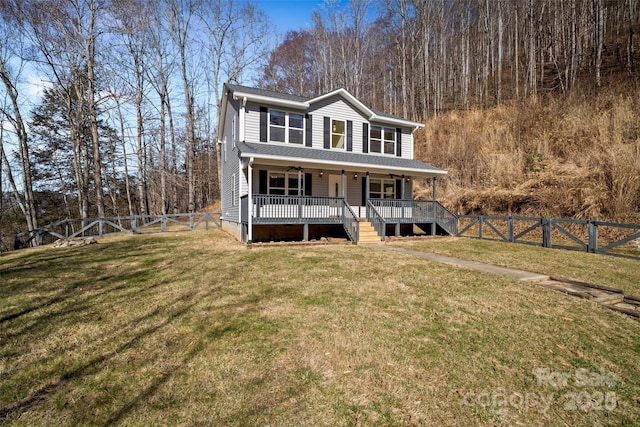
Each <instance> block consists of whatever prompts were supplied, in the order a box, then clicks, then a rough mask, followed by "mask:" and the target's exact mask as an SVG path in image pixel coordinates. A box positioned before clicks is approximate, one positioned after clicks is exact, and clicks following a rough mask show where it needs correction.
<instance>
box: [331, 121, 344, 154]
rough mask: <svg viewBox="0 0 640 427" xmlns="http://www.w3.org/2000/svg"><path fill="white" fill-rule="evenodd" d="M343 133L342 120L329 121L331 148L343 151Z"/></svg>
mask: <svg viewBox="0 0 640 427" xmlns="http://www.w3.org/2000/svg"><path fill="white" fill-rule="evenodd" d="M345 133H346V125H345V122H344V120H331V148H340V149H343V150H344V149H345V140H346V137H345Z"/></svg>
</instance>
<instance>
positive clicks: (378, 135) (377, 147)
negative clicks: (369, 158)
mask: <svg viewBox="0 0 640 427" xmlns="http://www.w3.org/2000/svg"><path fill="white" fill-rule="evenodd" d="M369 152H370V153H384V154H395V153H396V130H395V129H392V128H383V127H381V126H371V129H370V131H369Z"/></svg>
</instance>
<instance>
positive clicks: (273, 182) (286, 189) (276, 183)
mask: <svg viewBox="0 0 640 427" xmlns="http://www.w3.org/2000/svg"><path fill="white" fill-rule="evenodd" d="M300 178H301V181H302V182H300V195H302V196H304V174H302V176H301V177H300ZM268 191H269V194H273V195H279V196H284V195H288V196H297V195H298V172H291V173H288V172H269V187H268Z"/></svg>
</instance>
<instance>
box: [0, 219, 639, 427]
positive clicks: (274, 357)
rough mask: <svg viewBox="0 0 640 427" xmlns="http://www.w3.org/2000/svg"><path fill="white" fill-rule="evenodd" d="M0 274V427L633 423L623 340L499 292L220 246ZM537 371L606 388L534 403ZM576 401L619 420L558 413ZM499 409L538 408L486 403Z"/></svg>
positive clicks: (200, 240) (171, 244) (25, 255)
mask: <svg viewBox="0 0 640 427" xmlns="http://www.w3.org/2000/svg"><path fill="white" fill-rule="evenodd" d="M25 265H29V266H30V270H27V269H23V268H22V266H25ZM0 268H1V269H2V276H3V277H2V279H3V280H2V285H0V293H2V299H0V301H1V302H0V321H1V322H2V328H0V343H1V344H0V351H1V352H2V358H1V359H0V360H1V361H2V362H1V365H0V380H1V381H0V416H2V417H3V418H2V419H3V420H4V422H5V423H6V424H7V425H70V424H74V425H75V424H84V425H87V424H90V425H96V424H98V425H106V424H126V425H175V424H185V425H195V424H197V425H238V426H247V425H296V426H298V425H314V426H315V425H332V426H353V425H461V426H462V425H464V426H467V425H485V424H490V425H524V424H526V425H557V424H559V423H567V424H569V425H620V424H625V423H626V424H633V423H634V422H635V421H636V420H637V419H638V416H639V415H640V414H639V410H638V405H637V399H638V398H639V396H640V382H639V380H638V379H637V376H636V375H635V367H636V366H637V365H638V363H640V356H638V354H640V352H639V351H638V350H639V349H640V338H638V334H637V327H638V325H637V323H636V322H633V321H631V320H629V319H627V318H625V317H623V316H620V315H618V314H617V313H613V312H609V311H607V310H603V309H601V308H599V307H598V306H596V305H594V304H591V303H589V302H586V301H581V300H577V299H568V298H566V297H564V296H562V295H559V294H556V293H554V292H550V291H546V290H544V289H538V288H534V287H528V286H523V285H521V284H517V283H514V282H512V281H510V280H507V279H505V278H501V277H496V276H491V275H487V274H480V273H475V272H468V271H463V270H460V269H456V268H451V267H448V266H444V265H438V264H433V263H429V262H426V261H424V260H420V259H417V258H407V257H403V256H402V255H399V254H396V253H388V252H383V251H376V250H372V249H369V248H366V247H354V246H333V245H330V246H307V247H272V248H269V247H264V248H259V249H257V248H255V249H251V250H248V249H245V248H244V247H243V246H241V245H239V244H237V243H236V242H234V241H233V240H231V239H229V238H228V237H227V236H226V235H224V234H223V233H221V232H219V231H210V232H192V233H181V234H177V235H173V234H165V235H155V236H136V237H122V238H118V239H105V240H101V241H100V243H99V244H98V245H93V246H90V247H83V248H75V249H74V248H69V249H56V250H55V251H54V250H47V249H38V250H28V251H21V252H16V253H11V254H8V255H2V256H1V257H0ZM42 271H47V272H48V273H47V274H46V275H45V274H41V273H40V272H42ZM32 275H36V276H38V280H33V279H32V278H31V277H32ZM612 349H616V351H611V350H612ZM538 368H548V369H549V370H550V371H551V372H557V373H567V372H568V373H571V375H574V376H575V373H576V372H577V371H576V370H577V369H579V368H584V369H586V370H587V372H600V370H605V371H606V372H611V373H614V374H615V375H617V378H618V381H617V382H616V384H613V385H611V386H609V385H599V386H598V385H596V386H592V387H588V388H581V387H578V386H576V384H568V385H567V387H563V388H553V387H551V386H550V385H548V384H537V382H536V376H535V370H536V369H538ZM581 391H584V392H585V393H587V392H588V393H589V394H590V395H591V394H594V395H595V396H596V397H597V394H595V393H597V392H599V391H602V392H609V393H614V394H615V396H616V398H617V401H616V402H617V404H616V406H615V408H612V407H608V409H602V408H600V410H596V408H595V406H596V405H595V404H596V403H597V402H594V404H593V405H592V406H591V407H590V409H589V410H572V409H571V408H567V407H566V405H567V403H568V402H570V400H569V398H568V397H566V396H567V395H568V394H570V393H574V392H576V393H579V392H581ZM487 393H488V394H487ZM500 393H503V394H505V393H506V395H507V396H508V397H510V398H515V397H517V396H518V395H519V394H522V395H527V396H529V397H531V396H533V395H534V394H536V395H537V394H542V393H545V394H546V395H550V394H553V395H554V396H555V400H554V401H553V402H551V404H550V405H549V407H548V408H546V407H542V406H541V405H540V404H538V405H537V406H536V405H532V403H535V402H533V401H532V400H529V401H528V402H527V405H525V404H524V403H522V402H515V401H514V402H509V401H500V400H495V399H493V400H491V401H487V402H485V401H484V400H483V399H484V397H483V396H485V395H486V396H492V395H493V396H494V397H495V396H499V394H500ZM514 396H515V397H514ZM485 403H487V404H485ZM601 406H602V405H601Z"/></svg>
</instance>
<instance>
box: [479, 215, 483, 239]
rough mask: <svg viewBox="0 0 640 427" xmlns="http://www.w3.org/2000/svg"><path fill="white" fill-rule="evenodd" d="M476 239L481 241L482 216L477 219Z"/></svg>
mask: <svg viewBox="0 0 640 427" xmlns="http://www.w3.org/2000/svg"><path fill="white" fill-rule="evenodd" d="M478 237H479V238H480V240H482V215H480V216H479V217H478Z"/></svg>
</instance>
